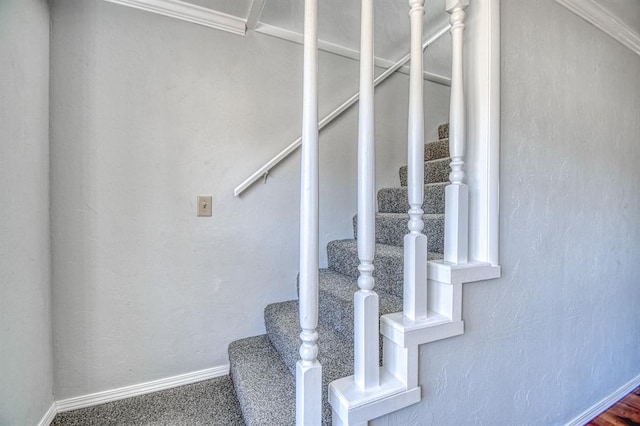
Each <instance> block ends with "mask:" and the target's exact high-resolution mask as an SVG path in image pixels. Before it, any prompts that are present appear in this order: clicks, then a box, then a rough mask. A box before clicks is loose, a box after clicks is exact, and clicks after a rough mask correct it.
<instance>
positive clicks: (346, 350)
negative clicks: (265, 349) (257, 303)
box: [264, 300, 353, 426]
mask: <svg viewBox="0 0 640 426" xmlns="http://www.w3.org/2000/svg"><path fill="white" fill-rule="evenodd" d="M298 318H299V314H298V302H297V301H296V300H291V301H288V302H282V303H274V304H271V305H269V306H267V307H266V308H265V311H264V321H265V326H266V328H267V336H269V340H270V341H271V344H272V345H273V347H274V348H275V349H276V351H277V352H278V353H279V354H280V356H281V358H282V360H283V361H284V363H285V364H286V365H287V368H288V369H289V371H290V372H291V374H292V375H293V376H295V374H296V363H297V362H298V360H299V359H300V355H299V350H300V343H301V341H300V338H299V334H300V327H299V320H298ZM317 331H318V349H319V353H318V361H319V362H320V364H321V365H322V405H323V407H322V424H323V425H326V426H329V425H331V405H330V404H329V400H328V397H329V395H328V387H329V383H331V382H332V381H334V380H336V379H338V378H341V377H345V376H350V375H351V374H353V338H351V339H347V338H344V337H343V336H341V335H339V334H337V333H335V332H334V331H333V330H331V329H329V328H326V327H322V326H320V327H318V329H317Z"/></svg>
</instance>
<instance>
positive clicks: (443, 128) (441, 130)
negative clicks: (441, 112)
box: [438, 123, 449, 139]
mask: <svg viewBox="0 0 640 426" xmlns="http://www.w3.org/2000/svg"><path fill="white" fill-rule="evenodd" d="M438 138H440V139H448V138H449V123H444V124H441V125H439V126H438Z"/></svg>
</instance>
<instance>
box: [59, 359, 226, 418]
mask: <svg viewBox="0 0 640 426" xmlns="http://www.w3.org/2000/svg"><path fill="white" fill-rule="evenodd" d="M227 374H229V365H228V364H226V365H221V366H218V367H213V368H207V369H204V370H199V371H193V372H191V373H186V374H180V375H178V376H172V377H166V378H164V379H159V380H153V381H150V382H145V383H138V384H136V385H131V386H124V387H121V388H117V389H111V390H107V391H103V392H96V393H92V394H89V395H82V396H76V397H73V398H68V399H63V400H60V401H57V402H56V404H55V405H56V412H58V413H62V412H65V411H71V410H77V409H80V408H86V407H91V406H94V405H99V404H104V403H107V402H112V401H118V400H121V399H125V398H131V397H134V396H139V395H145V394H148V393H151V392H157V391H161V390H165V389H170V388H175V387H177V386H184V385H189V384H191V383H196V382H200V381H202V380H208V379H213V378H216V377H222V376H225V375H227Z"/></svg>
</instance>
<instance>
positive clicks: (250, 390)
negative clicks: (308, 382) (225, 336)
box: [229, 335, 296, 426]
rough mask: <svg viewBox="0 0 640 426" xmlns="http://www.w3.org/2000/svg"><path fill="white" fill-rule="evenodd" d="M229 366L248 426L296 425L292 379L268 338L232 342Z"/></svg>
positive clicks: (293, 382) (265, 336) (293, 378)
mask: <svg viewBox="0 0 640 426" xmlns="http://www.w3.org/2000/svg"><path fill="white" fill-rule="evenodd" d="M229 362H230V365H231V377H232V378H233V384H234V386H235V389H236V394H237V395H238V401H239V402H240V407H241V409H242V416H243V417H244V421H245V423H246V425H247V426H271V425H294V424H295V422H296V420H295V404H296V390H295V388H296V383H295V382H296V381H295V377H294V376H292V375H291V373H290V371H289V369H288V368H287V366H286V365H285V364H284V362H283V361H282V359H281V358H280V355H279V354H278V352H277V351H276V350H275V348H274V347H273V346H272V345H271V342H270V341H269V338H268V337H267V335H261V336H255V337H249V338H246V339H241V340H236V341H235V342H232V343H231V344H230V345H229Z"/></svg>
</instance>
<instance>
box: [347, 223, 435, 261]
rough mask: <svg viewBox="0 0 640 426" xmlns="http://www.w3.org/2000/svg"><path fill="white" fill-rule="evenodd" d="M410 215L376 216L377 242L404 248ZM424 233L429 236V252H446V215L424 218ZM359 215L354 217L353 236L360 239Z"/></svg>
mask: <svg viewBox="0 0 640 426" xmlns="http://www.w3.org/2000/svg"><path fill="white" fill-rule="evenodd" d="M408 220H409V216H408V215H393V216H384V215H377V216H376V242H377V243H380V244H388V245H391V246H404V236H405V235H406V234H407V233H408V232H409V230H408V229H407V222H408ZM423 220H424V231H423V233H424V234H425V235H426V236H427V244H428V245H427V250H428V251H430V252H434V253H443V252H444V215H437V216H436V217H433V216H427V215H425V216H423ZM357 234H358V215H356V216H354V217H353V235H354V238H356V239H357V238H358V235H357Z"/></svg>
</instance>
